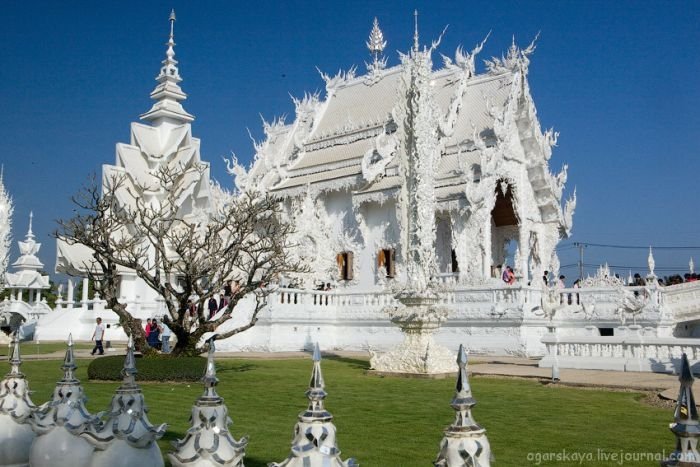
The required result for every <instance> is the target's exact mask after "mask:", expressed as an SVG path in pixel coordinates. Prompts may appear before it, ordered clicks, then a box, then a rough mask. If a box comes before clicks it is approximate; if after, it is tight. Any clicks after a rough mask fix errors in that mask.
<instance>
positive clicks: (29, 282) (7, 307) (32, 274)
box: [0, 213, 51, 338]
mask: <svg viewBox="0 0 700 467" xmlns="http://www.w3.org/2000/svg"><path fill="white" fill-rule="evenodd" d="M33 217H34V215H33V214H32V213H30V214H29V230H28V231H27V235H26V237H25V239H24V241H18V242H17V243H18V245H19V251H20V257H19V258H18V259H17V260H16V261H15V262H14V263H12V267H13V268H14V269H15V271H14V272H5V277H4V284H5V288H6V289H9V290H10V296H9V297H7V298H6V299H5V300H4V301H3V302H2V303H0V320H1V321H2V323H3V324H2V325H4V326H10V327H15V326H17V325H19V322H17V321H15V320H14V319H13V318H12V315H13V314H14V315H15V316H17V315H21V319H22V320H24V321H25V322H26V324H25V325H24V326H22V331H21V333H20V334H21V337H22V338H24V337H29V336H30V335H31V334H32V332H33V330H34V324H35V322H36V320H38V319H39V318H41V317H42V316H45V315H47V314H48V313H49V312H51V308H50V307H49V306H48V304H47V303H46V298H45V297H43V298H42V296H41V291H42V290H48V289H49V287H50V283H49V276H48V275H46V274H42V271H43V269H44V264H43V263H42V262H41V261H40V260H39V257H38V256H37V254H38V253H39V249H40V248H41V243H38V242H37V241H36V240H35V236H34V232H32V219H33ZM25 294H26V295H25Z"/></svg>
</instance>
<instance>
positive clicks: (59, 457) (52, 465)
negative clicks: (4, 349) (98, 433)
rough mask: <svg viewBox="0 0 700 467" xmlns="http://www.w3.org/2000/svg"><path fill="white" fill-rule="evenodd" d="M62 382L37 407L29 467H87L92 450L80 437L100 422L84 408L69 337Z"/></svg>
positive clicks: (82, 394) (33, 424) (84, 398)
mask: <svg viewBox="0 0 700 467" xmlns="http://www.w3.org/2000/svg"><path fill="white" fill-rule="evenodd" d="M61 368H62V369H63V379H61V381H59V382H57V383H56V388H55V389H54V391H53V396H52V397H51V400H50V401H48V402H47V403H45V404H44V405H42V406H41V407H39V408H38V409H37V410H36V411H35V412H34V416H33V417H32V418H30V423H31V425H32V428H33V429H34V432H35V433H36V434H37V437H36V439H35V440H34V443H32V449H31V452H30V455H29V463H30V465H31V466H32V467H87V466H89V465H90V460H91V458H92V453H93V451H94V448H93V447H92V445H91V444H90V443H88V442H87V440H85V439H84V438H82V437H80V433H82V432H83V431H84V430H85V429H87V428H88V426H89V425H91V424H99V419H98V418H97V417H95V416H93V415H91V414H90V412H88V410H87V408H86V407H85V401H86V400H87V397H85V392H84V391H83V387H82V386H81V385H80V380H79V379H77V378H76V377H75V370H76V369H77V368H78V366H77V365H76V364H75V357H74V355H73V336H72V335H70V336H68V349H67V350H66V356H65V358H64V360H63V365H62V366H61Z"/></svg>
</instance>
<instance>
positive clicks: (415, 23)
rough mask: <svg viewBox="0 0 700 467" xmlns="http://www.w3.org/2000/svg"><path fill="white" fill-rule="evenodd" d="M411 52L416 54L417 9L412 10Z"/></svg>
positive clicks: (417, 46) (417, 44) (418, 45)
mask: <svg viewBox="0 0 700 467" xmlns="http://www.w3.org/2000/svg"><path fill="white" fill-rule="evenodd" d="M413 23H414V24H413V51H414V52H416V53H418V48H419V47H420V44H419V43H418V9H417V8H416V9H415V10H413Z"/></svg>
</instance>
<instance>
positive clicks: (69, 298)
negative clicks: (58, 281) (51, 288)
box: [66, 279, 75, 310]
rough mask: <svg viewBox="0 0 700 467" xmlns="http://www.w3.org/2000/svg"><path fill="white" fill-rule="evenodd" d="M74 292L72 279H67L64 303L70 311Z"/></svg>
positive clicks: (73, 304) (73, 303)
mask: <svg viewBox="0 0 700 467" xmlns="http://www.w3.org/2000/svg"><path fill="white" fill-rule="evenodd" d="M74 291H75V284H74V283H73V279H68V292H67V293H66V301H67V302H68V308H69V309H71V310H72V309H73V307H74V306H75V302H74V297H73V293H74Z"/></svg>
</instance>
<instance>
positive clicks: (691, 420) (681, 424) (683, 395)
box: [661, 354, 700, 467]
mask: <svg viewBox="0 0 700 467" xmlns="http://www.w3.org/2000/svg"><path fill="white" fill-rule="evenodd" d="M678 380H679V381H680V382H681V389H680V391H679V393H678V401H677V402H676V411H675V413H674V415H673V418H674V420H673V423H671V425H670V429H671V432H673V434H674V435H675V436H676V449H675V451H673V452H672V453H671V455H670V457H669V458H668V459H667V460H665V461H663V462H662V463H661V465H662V466H663V467H698V466H700V453H698V439H699V438H700V422H699V421H698V408H697V406H696V405H695V397H694V396H693V381H694V379H693V375H692V374H691V372H690V364H689V363H688V356H687V355H686V354H683V357H682V358H681V371H680V374H679V377H678Z"/></svg>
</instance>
